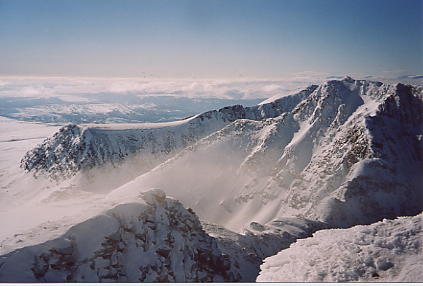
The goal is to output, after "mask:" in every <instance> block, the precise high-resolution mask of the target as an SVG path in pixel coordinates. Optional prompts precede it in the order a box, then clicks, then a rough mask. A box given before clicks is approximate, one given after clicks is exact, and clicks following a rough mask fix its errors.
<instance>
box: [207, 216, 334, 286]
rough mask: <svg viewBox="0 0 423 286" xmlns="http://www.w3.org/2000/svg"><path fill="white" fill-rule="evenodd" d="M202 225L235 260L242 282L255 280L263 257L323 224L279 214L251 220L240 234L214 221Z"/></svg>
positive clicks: (273, 253)
mask: <svg viewBox="0 0 423 286" xmlns="http://www.w3.org/2000/svg"><path fill="white" fill-rule="evenodd" d="M203 225H204V229H205V231H206V232H207V233H208V234H209V235H210V236H212V237H215V238H216V239H217V242H218V247H219V249H221V251H222V252H223V253H225V254H227V255H228V256H229V257H230V258H231V259H232V260H233V261H234V263H235V265H236V267H237V268H238V269H239V272H240V275H241V281H243V282H253V281H255V280H256V278H257V276H258V274H259V271H260V265H261V264H262V263H263V259H265V258H266V257H269V256H272V255H275V254H276V253H278V252H279V251H280V250H282V249H285V248H288V247H289V245H291V244H292V243H293V242H295V241H296V240H297V239H300V238H305V237H309V236H311V234H312V233H313V232H315V231H316V230H317V229H322V228H324V227H326V225H324V224H322V223H318V222H313V221H310V220H307V219H300V218H281V219H279V220H275V221H272V222H270V223H268V224H265V225H262V224H259V223H257V222H252V223H251V224H250V225H249V226H248V228H247V229H245V231H244V233H243V234H239V233H236V232H233V231H230V230H228V229H225V228H223V227H221V226H219V225H216V224H210V223H203Z"/></svg>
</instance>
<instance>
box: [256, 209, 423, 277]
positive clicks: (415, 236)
mask: <svg viewBox="0 0 423 286" xmlns="http://www.w3.org/2000/svg"><path fill="white" fill-rule="evenodd" d="M422 228H423V214H420V215H418V216H415V217H402V218H398V219H396V220H383V221H382V222H378V223H375V224H372V225H369V226H355V227H352V228H349V229H331V230H321V231H317V232H316V233H314V234H313V237H312V238H306V239H301V240H299V241H297V242H296V243H294V244H292V245H291V246H290V247H289V248H288V249H285V250H282V251H281V252H279V253H278V254H277V255H275V256H272V257H269V258H266V259H265V261H264V264H263V265H262V266H261V272H260V275H259V277H258V278H257V281H258V282H346V281H360V282H399V281H400V282H417V281H423V272H422V265H423V253H422V247H423V246H422V244H423V230H422Z"/></svg>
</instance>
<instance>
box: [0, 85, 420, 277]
mask: <svg viewBox="0 0 423 286" xmlns="http://www.w3.org/2000/svg"><path fill="white" fill-rule="evenodd" d="M272 100H273V101H265V102H263V103H261V104H259V105H257V106H253V107H243V106H240V105H237V106H230V107H226V108H222V109H219V110H213V111H210V112H206V113H202V114H199V115H196V116H193V117H190V118H187V119H184V120H181V121H175V122H170V123H155V124H124V125H122V124H114V125H68V126H65V127H63V128H61V129H60V130H59V131H58V132H57V133H56V134H55V135H54V136H53V137H51V138H48V139H47V140H45V141H44V142H43V143H42V144H40V145H39V146H37V147H36V148H34V149H33V150H31V151H29V152H28V153H27V154H26V155H25V156H24V158H23V159H22V162H21V166H22V167H23V168H24V169H25V170H26V171H27V172H29V173H31V174H34V175H36V176H37V177H38V178H40V179H41V178H44V177H49V178H54V179H56V181H57V183H56V184H57V185H58V187H51V189H50V191H49V193H48V194H47V193H46V194H45V197H47V199H45V200H47V201H48V202H49V204H50V205H51V206H54V207H55V208H57V207H60V208H61V209H62V212H61V213H59V214H55V217H52V216H49V217H48V219H49V221H50V222H52V223H55V224H57V225H63V223H62V222H63V221H65V222H66V224H65V225H68V224H72V222H73V224H79V223H80V222H81V220H82V218H85V219H86V217H89V216H88V214H90V215H91V213H95V212H99V211H102V212H103V213H104V212H106V213H107V212H108V210H109V209H111V208H113V207H115V206H116V205H128V204H129V205H130V204H133V203H134V202H139V200H140V199H139V196H140V192H144V191H147V190H150V189H154V188H159V189H163V190H165V191H166V193H167V194H168V195H170V196H172V197H174V198H175V199H177V200H179V201H181V202H182V203H183V205H184V206H185V207H187V208H192V209H193V211H194V212H195V213H196V214H197V215H198V217H199V218H200V219H201V220H202V221H203V227H204V229H205V230H206V232H207V235H208V236H212V237H214V238H215V239H216V243H217V244H216V245H217V249H218V250H219V251H220V252H221V253H223V254H225V255H227V256H228V257H230V261H231V265H235V266H238V267H235V268H236V269H238V270H234V271H235V272H233V273H235V274H233V275H234V276H233V277H238V278H236V279H238V280H240V281H251V280H254V279H255V277H256V276H257V274H258V271H259V270H258V269H259V268H258V267H259V265H260V264H261V261H262V260H263V259H264V258H266V257H268V256H272V255H274V254H276V253H277V252H278V251H280V250H281V249H284V248H287V247H289V245H290V244H291V243H292V242H294V241H295V240H296V239H298V238H304V237H307V236H309V235H311V233H312V232H314V231H315V230H317V229H322V228H338V227H342V228H344V227H350V226H353V225H357V224H370V223H374V222H377V221H380V220H382V219H391V218H395V217H397V216H404V215H417V214H418V213H420V212H421V211H422V206H423V193H422V191H423V189H422V186H423V176H422V174H423V87H421V86H411V85H403V84H395V85H392V84H384V83H381V82H374V81H365V80H354V79H352V78H349V77H347V78H344V79H343V80H332V81H328V82H326V83H324V84H321V85H319V86H316V85H312V86H310V87H308V88H306V89H303V90H302V91H300V92H298V93H295V94H292V95H283V96H281V97H280V98H273V99H272ZM57 188H58V190H57V191H55V190H56V189H57ZM75 190H78V192H77V194H78V195H80V196H81V199H80V198H78V201H77V202H78V203H77V204H75V201H72V203H71V201H70V200H71V199H67V197H69V196H70V197H72V194H74V193H75ZM81 190H82V191H84V192H82V193H83V194H81V193H80V191H81ZM59 193H60V199H56V198H57V196H58V194H59ZM63 193H65V194H67V195H66V196H64V195H63V197H62V194H63ZM94 193H95V194H94ZM88 194H90V195H88ZM94 195H95V199H92V198H93V197H92V196H94ZM52 197H54V198H55V199H54V201H53V202H52V200H51V198H52ZM84 198H85V199H84ZM72 199H74V198H73V197H72ZM67 200H69V203H68V204H67V203H66V201H67ZM43 204H44V203H40V204H39V205H37V206H38V207H40V208H42V207H43ZM75 205H78V210H75ZM49 207H50V206H49ZM36 210H37V209H36V207H32V208H31V209H30V210H27V212H28V213H29V212H34V214H35V213H36ZM82 214H86V215H85V217H84V216H83V215H82ZM32 227H35V228H37V226H36V225H33V226H32ZM59 229H60V230H63V231H64V230H65V228H64V227H62V226H60V227H59ZM34 232H35V233H39V231H33V230H31V232H28V233H34ZM57 233H58V232H57ZM62 235H63V233H62ZM56 236H57V235H56ZM51 238H52V237H49V239H51ZM3 239H4V241H6V240H7V239H8V237H4V238H3ZM31 239H32V238H31ZM31 239H29V241H31ZM34 241H35V240H34ZM26 243H27V245H30V243H29V244H28V242H26ZM10 247H15V248H17V245H16V244H13V245H12V246H9V248H10ZM193 247H195V246H193ZM31 251H32V250H31ZM25 267H26V266H25ZM231 269H232V268H231ZM0 271H1V269H0ZM231 271H232V270H231ZM236 273H238V274H236ZM246 273H247V274H246ZM237 275H239V276H237ZM72 277H73V276H72ZM210 277H211V276H210ZM213 277H215V276H213ZM219 279H221V278H216V277H215V278H211V280H219ZM79 281H81V280H79ZM131 281H133V280H131ZM179 281H182V280H179Z"/></svg>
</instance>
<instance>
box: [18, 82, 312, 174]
mask: <svg viewBox="0 0 423 286" xmlns="http://www.w3.org/2000/svg"><path fill="white" fill-rule="evenodd" d="M314 88H315V86H311V87H309V88H307V89H305V90H303V91H302V92H299V93H298V94H296V95H293V96H291V97H287V98H282V99H280V100H277V101H275V102H272V103H269V104H264V105H259V106H255V107H245V108H244V107H242V106H240V105H235V106H230V107H225V108H222V109H220V110H213V111H209V112H206V113H203V114H200V115H196V116H194V117H191V118H189V119H186V120H182V121H176V122H169V123H156V124H131V125H128V124H122V125H120V124H117V125H86V126H77V125H67V126H65V127H63V128H62V129H60V130H59V131H58V132H57V133H56V134H55V135H54V136H53V137H52V138H50V139H48V140H46V141H45V142H44V143H43V144H41V145H40V146H39V147H37V148H35V149H33V150H32V151H30V152H28V153H27V155H26V156H25V157H24V158H23V160H22V166H23V168H24V169H26V170H28V171H34V172H35V173H40V172H41V173H48V174H49V175H50V176H52V177H54V178H56V179H57V178H61V177H70V176H73V175H75V174H76V173H77V172H78V171H79V170H81V169H91V168H93V167H97V166H102V165H104V164H106V163H112V164H116V163H120V162H122V161H123V159H125V158H127V157H128V156H129V157H131V156H133V155H135V154H136V155H137V156H139V157H141V160H144V159H143V157H144V156H146V157H147V160H145V161H153V162H154V163H147V162H145V165H146V167H145V168H146V169H148V168H150V165H154V164H155V163H156V162H161V161H164V159H165V158H167V157H168V156H169V155H170V154H171V153H173V152H174V151H177V150H181V149H182V148H184V147H187V146H189V145H191V144H193V143H194V142H195V141H197V140H198V139H200V138H202V137H204V136H206V135H209V134H211V133H213V132H215V131H217V130H219V129H221V128H223V127H224V126H225V125H227V124H228V123H230V122H232V121H234V120H236V119H240V118H251V119H255V120H258V119H262V118H267V117H275V116H278V115H280V114H281V113H283V112H286V111H289V110H290V109H292V108H294V107H295V105H296V104H297V103H298V102H299V101H300V100H302V99H303V98H304V97H306V96H308V95H309V94H310V92H312V91H313V89H314ZM111 126H112V127H111ZM151 157H152V158H151ZM143 163H144V162H143Z"/></svg>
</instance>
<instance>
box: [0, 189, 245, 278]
mask: <svg viewBox="0 0 423 286" xmlns="http://www.w3.org/2000/svg"><path fill="white" fill-rule="evenodd" d="M141 198H142V199H143V200H141ZM141 198H140V201H139V202H134V203H130V204H121V205H118V206H116V207H114V208H112V209H110V210H108V211H106V212H104V213H103V214H100V215H98V216H95V217H93V218H90V219H88V220H86V221H84V222H82V223H79V224H76V225H75V226H73V227H71V228H70V229H69V230H68V231H67V232H66V233H65V234H64V235H62V236H60V237H59V238H57V239H54V240H50V241H47V242H45V243H42V244H38V245H34V246H29V247H26V248H23V249H20V250H17V251H13V252H11V253H8V254H6V255H3V256H0V282H3V283H4V282H210V281H237V280H239V278H240V276H239V274H238V272H237V270H236V268H235V266H233V265H231V260H230V259H229V257H228V256H227V255H224V254H223V253H222V252H221V251H220V250H219V248H218V247H217V243H216V240H215V239H214V238H212V237H210V236H208V235H207V234H206V233H205V232H204V231H203V229H202V226H201V224H200V221H199V220H198V218H197V217H196V216H195V214H194V213H192V212H190V211H189V210H186V209H185V208H183V206H182V205H181V204H180V203H179V202H178V201H176V200H174V199H171V198H166V195H165V194H164V192H163V191H161V190H150V191H148V192H144V193H143V194H141Z"/></svg>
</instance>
